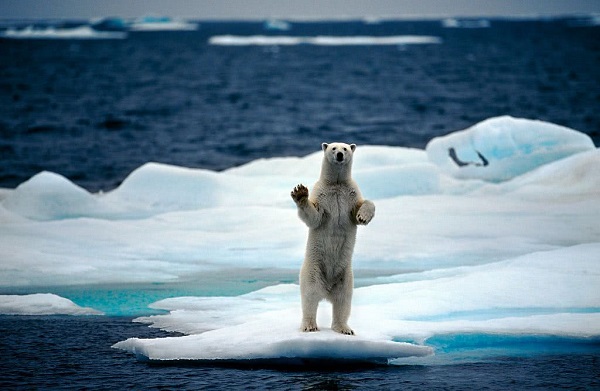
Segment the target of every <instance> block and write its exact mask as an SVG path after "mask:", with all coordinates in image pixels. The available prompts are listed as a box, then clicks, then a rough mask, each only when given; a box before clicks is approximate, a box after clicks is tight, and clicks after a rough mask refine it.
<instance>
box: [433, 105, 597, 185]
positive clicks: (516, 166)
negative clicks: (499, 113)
mask: <svg viewBox="0 0 600 391" xmlns="http://www.w3.org/2000/svg"><path fill="white" fill-rule="evenodd" d="M594 148H595V147H594V143H593V142H592V140H591V139H590V138H589V137H588V136H587V135H585V134H583V133H580V132H577V131H575V130H572V129H569V128H565V127H563V126H559V125H555V124H550V123H547V122H542V121H532V120H527V119H517V118H512V117H508V116H505V117H497V118H491V119H488V120H485V121H483V122H480V123H478V124H476V125H474V126H472V127H470V128H469V129H465V130H463V131H459V132H455V133H451V134H449V135H447V136H444V137H436V138H434V139H433V140H431V141H430V142H429V143H428V144H427V148H426V150H427V155H428V156H429V159H430V160H431V161H432V162H433V163H435V164H437V165H438V166H439V167H440V168H441V169H442V170H443V171H444V172H446V173H448V174H450V175H453V176H455V177H457V178H475V179H483V180H487V181H493V182H498V181H504V180H508V179H511V178H514V177H516V176H518V175H521V174H523V173H525V172H527V171H530V170H532V169H534V168H536V167H539V166H541V165H544V164H547V163H549V162H552V161H555V160H559V159H562V158H564V157H567V156H570V155H572V154H575V153H578V152H583V151H588V150H592V149H594Z"/></svg>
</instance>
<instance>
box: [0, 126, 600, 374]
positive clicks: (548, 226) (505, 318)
mask: <svg viewBox="0 0 600 391" xmlns="http://www.w3.org/2000/svg"><path fill="white" fill-rule="evenodd" d="M325 141H332V140H325ZM350 141H351V140H350ZM450 148H453V149H454V153H453V156H451V155H450V152H449V149H450ZM315 149H318V146H316V148H315ZM320 160H321V152H315V153H314V154H311V155H308V156H305V157H301V158H292V157H290V158H273V159H261V160H257V161H254V162H251V163H249V164H246V165H244V166H241V167H236V168H232V169H229V170H225V171H223V172H212V171H207V170H199V169H189V168H183V167H175V166H168V165H164V164H156V163H148V164H146V165H144V166H142V167H140V168H138V169H137V170H135V171H134V172H132V173H131V175H129V177H127V178H126V179H125V180H124V181H123V183H122V184H121V186H120V187H118V188H117V189H115V190H112V191H110V192H106V193H98V194H90V193H89V192H87V191H86V190H85V189H82V188H80V187H78V186H76V185H74V184H73V183H72V182H70V181H69V180H67V179H66V178H64V177H62V176H60V175H59V174H56V173H49V172H42V173H39V174H38V175H36V176H34V177H32V178H31V179H30V180H28V181H26V182H24V183H22V184H21V185H20V186H18V187H17V188H16V189H5V190H2V191H1V192H0V287H2V288H3V289H4V291H7V290H10V289H16V288H19V289H21V290H22V289H26V288H27V287H31V289H35V288H33V287H36V286H44V287H46V291H51V289H49V288H52V287H60V286H71V288H73V286H75V287H76V286H86V287H87V289H93V288H89V287H90V286H92V287H93V286H94V284H132V283H145V284H152V283H155V284H160V283H169V284H177V283H186V284H190V283H193V281H199V276H203V278H205V279H206V278H213V279H215V282H217V283H218V282H219V281H220V282H222V283H223V284H225V283H231V281H234V283H235V282H236V281H237V282H238V283H239V284H242V283H243V281H246V280H252V279H256V280H260V279H262V278H264V277H265V276H266V275H267V274H269V273H272V272H274V271H277V272H278V273H279V275H287V276H291V277H290V278H288V279H287V280H288V281H286V282H282V281H277V280H275V281H274V282H273V281H271V282H270V283H269V284H265V285H270V286H267V287H266V288H263V289H259V290H254V291H249V290H247V291H246V292H247V293H245V294H241V295H239V294H236V295H233V296H231V295H229V296H220V297H212V296H214V294H213V295H208V296H211V297H200V296H195V297H194V296H190V297H172V298H168V299H165V300H161V301H158V302H156V303H154V304H152V307H153V308H154V309H155V310H164V311H166V313H164V314H161V315H155V316H146V317H142V318H139V319H138V321H139V322H144V323H148V324H149V325H151V326H152V327H158V328H161V329H165V330H170V331H178V332H182V333H184V334H186V335H185V336H182V337H172V338H168V339H155V340H142V339H135V338H134V339H130V340H127V341H123V342H120V343H118V344H117V345H115V347H118V348H121V349H124V350H127V351H130V352H133V353H135V354H137V355H138V356H139V357H142V358H147V359H148V358H149V359H156V360H174V359H188V360H214V359H221V360H248V359H266V360H269V359H271V360H277V359H281V358H285V359H286V360H294V359H300V360H304V359H311V358H312V359H324V358H326V359H333V360H357V361H367V362H387V361H388V360H393V359H396V358H400V359H399V361H398V360H396V361H394V362H403V361H402V360H405V359H406V357H408V356H424V357H422V358H420V360H430V359H431V357H432V356H431V355H430V353H431V352H432V350H431V347H432V346H433V347H436V343H435V341H439V340H441V339H444V338H451V337H452V336H457V335H463V336H464V335H467V336H468V335H481V336H485V338H491V337H498V338H500V337H501V336H515V337H527V336H533V337H536V338H537V337H539V336H542V337H549V338H554V337H556V338H566V339H573V340H577V341H578V342H581V343H584V344H585V343H592V344H593V343H596V344H597V341H598V339H599V338H600V289H598V286H600V224H598V221H600V207H599V206H598V205H600V152H599V150H598V149H596V148H595V147H594V145H593V143H592V142H591V140H590V139H589V138H588V137H587V136H585V135H583V134H581V133H579V132H576V131H574V130H571V129H566V128H563V127H560V126H558V125H554V124H549V123H544V122H540V121H530V120H523V119H514V118H511V117H500V118H492V119H489V120H486V121H483V122H482V123H479V124H476V125H475V126H473V127H472V128H469V129H467V130H465V131H460V132H455V133H452V134H450V135H447V136H445V137H441V138H437V139H434V140H432V141H431V142H430V143H429V145H428V146H427V149H426V150H417V149H407V148H399V147H387V146H361V145H359V146H358V149H357V151H356V154H355V162H354V168H353V169H354V177H355V179H356V180H357V182H358V183H359V184H360V186H361V189H362V192H363V194H364V195H365V197H367V198H369V199H372V200H374V202H375V203H376V205H377V212H378V213H377V216H376V218H375V219H374V220H373V222H372V223H371V224H370V225H369V226H367V227H361V228H360V229H359V233H358V238H357V246H356V250H355V255H354V270H355V281H356V285H357V288H356V289H355V296H354V300H353V303H354V304H353V312H352V316H351V318H350V325H351V326H352V327H353V329H354V330H355V331H356V333H357V335H356V336H355V337H348V336H342V335H338V334H335V333H333V332H332V331H331V330H330V329H329V328H328V327H329V323H330V318H329V317H330V312H331V311H330V308H329V307H328V306H327V304H324V305H322V306H321V308H320V312H319V321H320V326H321V328H322V331H321V332H320V333H309V334H302V333H300V332H299V331H298V327H299V321H300V305H299V300H300V297H299V289H298V287H297V285H296V284H295V283H294V279H295V278H296V277H295V276H297V272H298V270H299V268H300V265H301V262H302V258H303V253H304V245H305V241H306V235H307V231H306V228H305V226H304V225H303V224H302V223H301V222H300V221H299V220H298V218H297V216H296V210H295V206H294V204H293V202H292V201H291V199H290V196H289V193H290V191H291V189H292V188H293V187H294V186H295V185H297V184H298V183H304V184H306V185H309V186H311V185H312V184H313V183H314V182H315V181H316V179H317V177H318V175H319V170H320ZM207 276H208V277H207ZM283 280H285V279H283ZM265 285H263V286H265ZM157 286H158V285H157ZM242 290H243V289H242ZM103 310H104V311H106V312H108V313H110V310H106V309H103ZM488 342H489V339H488ZM482 343H483V342H482ZM477 344H478V342H477V339H475V343H474V345H473V346H477ZM593 346H596V345H593ZM436 354H437V356H438V357H439V356H440V354H444V353H440V351H439V349H438V350H436Z"/></svg>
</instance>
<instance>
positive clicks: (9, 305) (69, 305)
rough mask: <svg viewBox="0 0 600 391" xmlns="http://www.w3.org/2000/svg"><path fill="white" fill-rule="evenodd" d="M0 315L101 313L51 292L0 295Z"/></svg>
mask: <svg viewBox="0 0 600 391" xmlns="http://www.w3.org/2000/svg"><path fill="white" fill-rule="evenodd" d="M0 314H2V315H102V312H100V311H97V310H95V309H93V308H87V307H80V306H78V305H77V304H75V303H73V302H72V301H71V300H69V299H65V298H64V297H60V296H57V295H54V294H52V293H34V294H31V295H0Z"/></svg>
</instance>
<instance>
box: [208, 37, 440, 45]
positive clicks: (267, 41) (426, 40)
mask: <svg viewBox="0 0 600 391" xmlns="http://www.w3.org/2000/svg"><path fill="white" fill-rule="evenodd" d="M208 43H209V44H211V45H220V46H274V45H277V46H293V45H317V46H356V45H376V46H379V45H423V44H439V43H442V40H441V38H439V37H431V36H419V35H393V36H383V37H376V36H348V37H344V36H326V35H323V36H315V37H300V36H283V35H277V36H273V35H250V36H240V35H215V36H213V37H210V38H209V40H208Z"/></svg>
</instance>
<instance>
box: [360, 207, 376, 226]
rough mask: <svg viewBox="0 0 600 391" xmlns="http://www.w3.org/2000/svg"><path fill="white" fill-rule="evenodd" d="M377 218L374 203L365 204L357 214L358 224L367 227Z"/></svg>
mask: <svg viewBox="0 0 600 391" xmlns="http://www.w3.org/2000/svg"><path fill="white" fill-rule="evenodd" d="M373 216H375V207H374V206H373V204H372V203H366V202H365V203H364V204H363V205H362V206H361V207H360V209H359V210H358V212H356V221H357V222H358V224H362V225H367V224H369V223H370V222H371V220H372V219H373Z"/></svg>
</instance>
